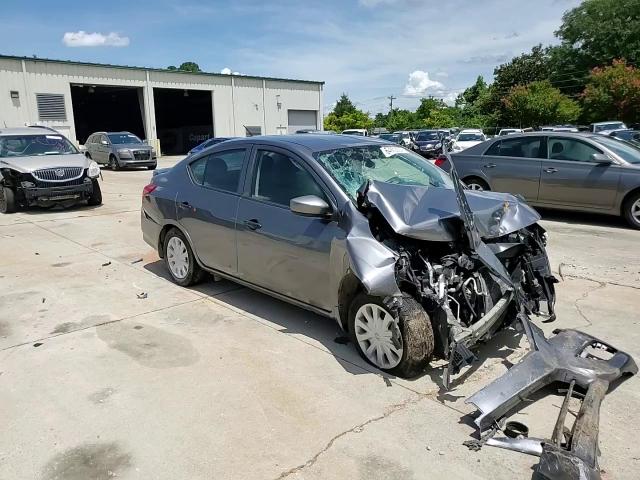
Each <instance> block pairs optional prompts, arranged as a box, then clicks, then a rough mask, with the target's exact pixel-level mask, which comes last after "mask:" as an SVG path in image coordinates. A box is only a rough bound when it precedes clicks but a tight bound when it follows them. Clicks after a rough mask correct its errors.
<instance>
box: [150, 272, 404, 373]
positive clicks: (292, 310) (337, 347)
mask: <svg viewBox="0 0 640 480" xmlns="http://www.w3.org/2000/svg"><path fill="white" fill-rule="evenodd" d="M144 268H145V270H147V271H149V272H151V273H153V274H155V275H157V276H158V277H160V278H163V279H165V280H167V281H171V277H170V276H169V273H168V272H167V269H166V267H165V265H164V262H163V261H162V260H157V261H155V262H152V263H148V264H146V265H144ZM189 290H193V291H196V292H199V293H201V294H204V295H207V296H209V297H212V298H215V300H216V301H218V302H221V303H224V304H226V305H228V306H229V307H230V308H231V309H233V310H235V311H240V312H245V313H246V314H247V315H246V316H248V317H249V318H252V319H254V320H256V321H258V322H260V323H262V324H263V325H265V326H268V327H270V328H273V329H274V330H276V331H278V332H280V333H283V334H285V335H288V336H292V337H295V338H297V339H299V340H300V341H303V342H305V343H307V344H308V345H311V346H312V347H315V348H318V349H320V350H324V351H327V352H328V353H330V354H331V355H333V357H334V358H335V359H336V360H337V361H338V363H339V364H340V365H341V366H342V367H343V368H344V369H345V370H346V371H347V372H349V373H352V374H354V375H361V374H375V375H380V376H382V377H383V378H384V379H386V381H388V380H389V379H393V378H395V377H394V376H393V375H389V374H386V373H384V372H382V371H380V370H378V369H376V368H375V367H373V366H372V365H369V364H368V363H367V362H366V361H365V360H364V359H362V358H361V357H360V356H359V355H358V353H357V351H356V349H355V348H354V346H353V345H351V343H350V342H349V341H347V340H346V338H345V337H346V334H345V332H343V331H342V330H341V329H340V327H339V326H338V325H337V323H336V322H335V320H332V319H330V318H327V317H323V316H321V315H318V314H316V313H313V312H310V311H308V310H305V309H303V308H300V307H296V306H295V305H291V304H289V303H287V302H284V301H282V300H278V299H276V298H273V297H271V296H269V295H266V294H263V293H260V292H258V291H255V290H252V289H250V288H247V287H244V286H242V285H240V284H238V283H234V282H232V281H229V280H219V281H213V280H212V279H211V277H209V278H208V279H207V280H205V281H204V282H202V283H200V284H198V285H194V286H193V287H190V288H189ZM387 385H389V383H387Z"/></svg>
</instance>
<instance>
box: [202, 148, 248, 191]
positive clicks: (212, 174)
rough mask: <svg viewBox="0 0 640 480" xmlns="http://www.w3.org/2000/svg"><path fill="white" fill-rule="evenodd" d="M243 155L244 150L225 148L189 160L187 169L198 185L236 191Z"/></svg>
mask: <svg viewBox="0 0 640 480" xmlns="http://www.w3.org/2000/svg"><path fill="white" fill-rule="evenodd" d="M244 157H245V150H227V151H225V152H220V153H215V154H212V155H207V156H205V157H202V158H199V159H198V160H196V161H195V162H191V163H190V164H189V170H190V171H191V176H192V177H193V180H194V181H195V182H196V183H197V184H199V185H202V186H204V187H210V188H217V189H219V190H224V191H226V192H233V193H236V192H237V191H238V187H239V185H240V173H241V172H242V165H243V163H244Z"/></svg>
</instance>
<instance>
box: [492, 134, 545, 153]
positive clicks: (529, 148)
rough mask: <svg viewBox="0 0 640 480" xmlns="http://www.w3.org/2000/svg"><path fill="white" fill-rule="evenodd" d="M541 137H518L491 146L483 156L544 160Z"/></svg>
mask: <svg viewBox="0 0 640 480" xmlns="http://www.w3.org/2000/svg"><path fill="white" fill-rule="evenodd" d="M542 145H543V143H542V137H519V138H511V139H508V140H501V141H499V142H496V143H494V144H493V145H491V147H490V148H489V150H487V152H486V153H485V155H494V156H499V157H519V158H545V153H546V152H544V149H543V148H542Z"/></svg>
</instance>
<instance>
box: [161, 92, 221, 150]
mask: <svg viewBox="0 0 640 480" xmlns="http://www.w3.org/2000/svg"><path fill="white" fill-rule="evenodd" d="M153 101H154V105H155V110H156V130H157V132H158V138H159V139H160V149H161V151H162V154H163V155H182V154H185V153H187V152H188V151H189V150H191V149H192V148H193V147H195V146H196V145H198V144H200V143H202V142H203V141H205V140H206V139H207V138H210V137H212V136H213V104H212V102H211V92H210V91H206V90H178V89H175V88H154V89H153Z"/></svg>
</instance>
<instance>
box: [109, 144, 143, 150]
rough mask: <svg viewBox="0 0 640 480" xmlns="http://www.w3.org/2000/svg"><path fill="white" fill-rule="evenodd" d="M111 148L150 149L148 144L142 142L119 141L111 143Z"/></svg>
mask: <svg viewBox="0 0 640 480" xmlns="http://www.w3.org/2000/svg"><path fill="white" fill-rule="evenodd" d="M113 148H115V149H116V150H119V149H123V148H127V149H129V150H151V146H150V145H145V144H143V143H119V144H117V145H113Z"/></svg>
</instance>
